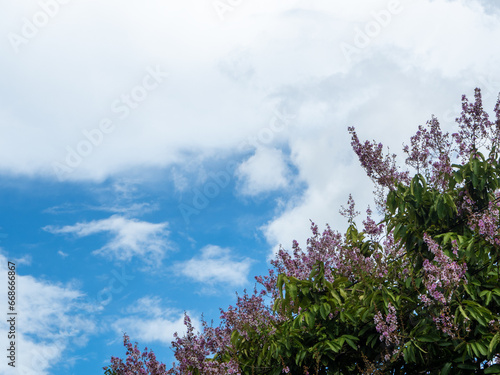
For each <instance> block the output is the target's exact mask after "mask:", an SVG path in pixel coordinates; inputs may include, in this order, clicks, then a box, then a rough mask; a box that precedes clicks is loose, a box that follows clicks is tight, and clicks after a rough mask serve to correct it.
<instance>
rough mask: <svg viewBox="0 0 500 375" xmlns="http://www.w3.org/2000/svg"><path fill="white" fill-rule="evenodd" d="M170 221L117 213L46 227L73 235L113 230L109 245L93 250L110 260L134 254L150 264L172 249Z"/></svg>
mask: <svg viewBox="0 0 500 375" xmlns="http://www.w3.org/2000/svg"><path fill="white" fill-rule="evenodd" d="M167 226H168V224H167V223H158V224H155V223H149V222H146V221H139V220H137V219H128V218H125V217H122V216H119V215H113V216H111V217H109V218H107V219H102V220H93V221H90V222H82V223H77V224H75V225H66V226H63V227H56V226H51V225H49V226H46V227H44V230H46V231H48V232H50V233H54V234H73V235H75V236H77V237H86V236H90V235H93V234H97V233H103V232H104V233H109V234H110V235H111V239H110V240H109V241H108V243H107V244H106V245H104V246H103V247H101V248H100V249H97V250H95V251H94V252H93V254H96V255H102V256H104V257H107V258H110V259H116V260H120V261H130V260H131V259H132V258H133V257H138V258H140V259H141V260H144V261H145V262H146V263H147V264H149V265H159V264H160V263H161V261H162V259H163V257H164V256H165V253H166V251H167V250H168V249H169V242H168V238H167V237H168V231H167V229H166V228H167Z"/></svg>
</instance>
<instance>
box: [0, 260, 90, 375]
mask: <svg viewBox="0 0 500 375" xmlns="http://www.w3.org/2000/svg"><path fill="white" fill-rule="evenodd" d="M7 264H8V259H7V258H6V257H5V256H4V255H2V254H0V273H1V275H2V276H1V279H2V281H3V282H4V285H7V271H8V270H7ZM16 286H17V298H16V302H17V303H16V306H15V307H16V312H18V315H17V316H16V317H15V318H16V323H17V325H16V345H17V346H16V348H17V353H18V362H17V363H16V368H17V369H18V370H19V373H22V374H26V375H48V374H50V373H52V372H51V370H50V369H51V368H52V367H53V366H55V365H57V364H60V363H66V360H68V358H70V357H71V355H70V351H71V348H72V347H73V348H74V347H78V346H84V345H85V344H86V343H87V341H88V338H89V335H91V334H93V333H95V330H96V327H95V324H94V322H93V320H92V319H90V318H89V317H88V312H89V311H90V306H87V304H86V303H84V302H83V297H84V295H83V293H82V292H80V291H79V290H77V289H75V288H74V287H72V286H71V285H59V284H53V283H49V282H46V281H41V280H39V279H36V278H34V277H32V276H24V275H20V274H17V275H16ZM0 298H2V300H3V301H7V289H6V288H3V290H2V291H0ZM21 322H22V325H20V324H21ZM9 328H10V326H9V325H8V324H7V321H6V319H5V320H4V319H2V322H0V334H1V335H2V337H7V332H8V331H9ZM10 369H11V368H10V367H9V366H8V365H7V361H1V362H0V372H2V373H10V372H9V371H10Z"/></svg>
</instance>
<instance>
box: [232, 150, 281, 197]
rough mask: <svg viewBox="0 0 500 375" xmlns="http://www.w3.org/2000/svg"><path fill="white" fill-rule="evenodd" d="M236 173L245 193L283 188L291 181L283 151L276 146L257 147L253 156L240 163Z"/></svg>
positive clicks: (256, 193) (251, 193) (253, 193)
mask: <svg viewBox="0 0 500 375" xmlns="http://www.w3.org/2000/svg"><path fill="white" fill-rule="evenodd" d="M236 173H237V175H238V177H239V179H240V181H241V183H242V185H241V187H240V189H241V192H242V193H243V194H245V195H251V196H254V195H258V194H260V193H265V192H270V191H274V190H278V189H283V188H286V186H287V185H289V184H290V183H291V182H290V181H289V174H290V172H289V171H288V166H287V164H286V161H285V157H284V155H283V152H282V151H281V150H278V149H275V148H267V147H259V148H257V149H256V150H255V154H254V155H253V156H251V157H250V158H248V159H247V160H246V161H244V162H243V163H242V164H240V165H239V167H238V169H237V172H236Z"/></svg>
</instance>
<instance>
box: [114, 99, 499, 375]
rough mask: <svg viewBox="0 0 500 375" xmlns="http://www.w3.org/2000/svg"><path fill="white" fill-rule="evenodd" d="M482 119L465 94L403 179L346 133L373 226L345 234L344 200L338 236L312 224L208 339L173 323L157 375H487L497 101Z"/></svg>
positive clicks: (430, 127)
mask: <svg viewBox="0 0 500 375" xmlns="http://www.w3.org/2000/svg"><path fill="white" fill-rule="evenodd" d="M494 112H495V121H490V120H489V116H488V113H487V112H485V111H484V110H483V107H482V101H481V92H480V90H479V89H476V90H475V100H474V102H473V103H470V102H469V101H468V99H467V98H466V97H465V96H463V97H462V113H461V116H460V117H459V118H457V120H456V122H457V125H458V131H457V132H456V133H454V134H451V135H450V134H449V133H444V132H443V131H442V130H441V128H440V124H439V121H438V120H437V119H436V118H435V117H432V119H431V120H430V121H429V122H427V124H426V125H425V126H420V127H419V129H418V131H417V133H416V134H415V135H414V136H413V137H412V138H411V140H410V145H408V146H405V147H404V149H403V151H404V152H405V154H406V155H407V158H406V165H407V166H408V167H409V168H410V169H411V170H402V169H401V168H400V167H398V166H397V163H396V156H395V155H392V154H385V155H384V152H383V150H384V148H383V146H382V145H381V144H378V143H376V142H368V141H367V142H365V143H361V142H360V141H359V138H358V136H357V133H356V131H355V129H354V128H349V131H350V133H351V136H352V146H353V149H354V151H355V153H356V154H357V155H358V157H359V160H360V163H361V165H362V167H363V168H364V169H365V171H366V173H367V175H368V176H369V177H370V178H371V179H372V180H373V182H374V183H375V186H376V203H377V206H378V209H379V211H380V212H381V213H382V215H383V217H384V218H383V220H382V221H381V222H380V223H376V222H375V221H374V220H373V218H372V213H371V211H370V210H369V209H368V211H367V217H366V219H365V220H364V221H363V222H362V229H358V227H357V224H356V221H355V217H356V216H357V215H358V214H359V213H358V212H356V210H355V206H354V200H353V199H352V197H349V201H348V206H347V208H344V209H343V210H342V211H341V213H342V214H343V215H344V216H346V218H347V220H348V223H349V228H348V229H347V231H346V233H344V234H340V233H338V232H335V231H333V230H332V229H331V228H330V227H329V226H327V227H326V229H325V230H324V231H323V232H322V233H320V231H319V229H318V227H317V226H316V225H315V224H314V223H313V224H312V226H311V229H312V237H311V238H310V239H309V240H308V241H307V247H306V249H305V250H302V249H301V248H300V246H299V244H298V243H297V242H294V243H293V246H292V252H291V253H289V252H287V251H285V250H284V249H281V250H280V251H279V252H278V254H277V257H276V259H275V260H274V261H272V266H273V269H271V270H269V274H268V275H266V276H264V277H257V278H256V280H257V282H258V283H259V284H260V285H261V286H262V288H261V290H260V291H258V290H254V292H253V294H251V295H248V294H246V293H245V295H244V296H243V297H240V298H239V299H238V302H237V304H236V307H230V308H229V309H228V310H227V311H221V320H222V322H221V325H220V326H219V327H216V328H213V327H209V326H208V325H207V324H206V323H204V327H203V332H202V333H199V334H198V335H195V334H194V332H193V328H192V326H191V325H190V321H189V318H188V317H186V319H187V320H186V324H187V327H188V334H187V336H185V337H182V338H181V337H176V340H175V341H174V343H173V347H174V350H175V356H176V358H177V360H178V362H179V363H178V364H177V365H175V366H174V367H173V368H172V369H170V370H169V371H168V372H165V373H168V374H183V375H184V374H229V373H238V374H274V375H277V374H281V373H292V374H359V373H363V374H449V373H451V372H453V373H454V374H479V373H486V374H494V373H500V355H499V354H498V352H499V343H500V284H499V275H500V264H499V258H500V229H499V225H500V224H499V220H500V218H499V210H500V189H499V188H500V161H499V155H498V151H497V150H498V146H499V142H500V98H499V100H498V101H497V103H496V105H495V108H494ZM484 155H487V156H484ZM266 299H269V300H270V302H269V303H265V300H266ZM111 368H112V369H113V370H115V371H117V367H116V366H115V363H113V364H112V366H111ZM117 374H128V373H126V372H119V371H117Z"/></svg>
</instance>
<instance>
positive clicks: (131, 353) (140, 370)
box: [103, 334, 167, 375]
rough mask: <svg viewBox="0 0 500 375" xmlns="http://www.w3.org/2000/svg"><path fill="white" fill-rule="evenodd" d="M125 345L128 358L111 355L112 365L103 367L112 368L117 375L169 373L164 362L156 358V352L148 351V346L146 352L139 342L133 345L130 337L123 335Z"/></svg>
mask: <svg viewBox="0 0 500 375" xmlns="http://www.w3.org/2000/svg"><path fill="white" fill-rule="evenodd" d="M123 345H124V346H125V347H126V348H127V359H126V362H125V363H124V362H123V360H121V359H120V358H117V357H111V365H110V366H107V367H104V368H103V369H104V370H105V371H106V370H111V371H113V372H114V373H115V374H116V375H138V374H140V375H146V374H147V375H165V374H167V370H166V367H165V365H164V364H163V363H160V362H158V361H157V360H156V357H155V354H154V353H153V352H152V351H149V352H148V348H145V349H144V352H142V353H141V351H140V350H139V349H138V348H137V343H135V345H134V346H132V343H131V342H130V337H129V336H127V335H126V334H124V335H123Z"/></svg>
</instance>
